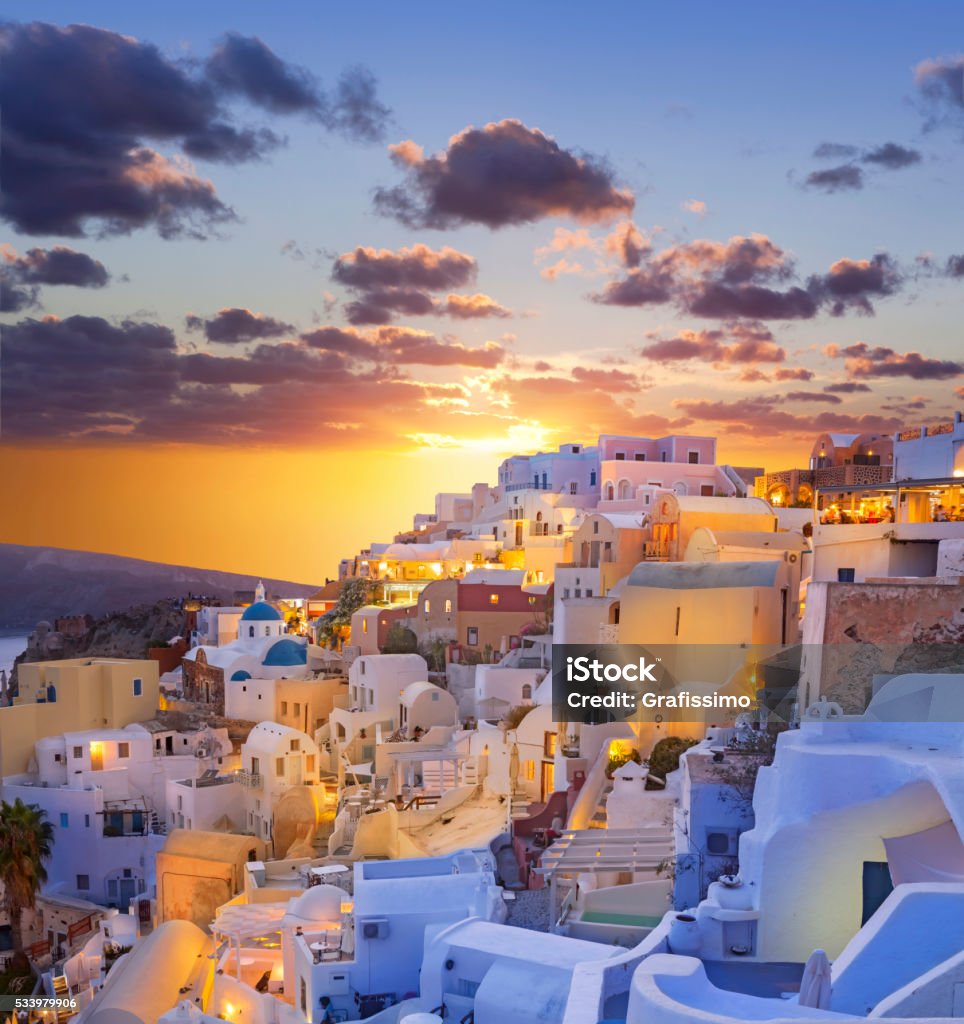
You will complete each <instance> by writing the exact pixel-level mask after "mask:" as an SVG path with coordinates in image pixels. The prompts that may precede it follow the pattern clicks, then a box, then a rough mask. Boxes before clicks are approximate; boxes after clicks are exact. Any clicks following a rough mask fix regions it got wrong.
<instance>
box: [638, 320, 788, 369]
mask: <svg viewBox="0 0 964 1024" xmlns="http://www.w3.org/2000/svg"><path fill="white" fill-rule="evenodd" d="M639 354H640V355H641V356H642V357H643V358H644V359H652V360H654V361H665V362H686V361H689V360H698V361H699V362H704V363H730V364H744V363H782V362H783V360H784V359H786V357H787V353H786V350H785V349H783V348H781V347H780V346H779V345H777V344H776V342H775V341H774V340H773V335H772V334H771V333H770V331H768V330H767V329H766V327H764V325H763V324H760V323H733V324H729V325H727V327H726V329H725V330H712V331H680V332H679V334H677V335H676V336H675V337H673V338H665V339H662V340H660V341H655V342H652V343H651V344H649V345H645V346H644V347H643V348H642V349H640V352H639Z"/></svg>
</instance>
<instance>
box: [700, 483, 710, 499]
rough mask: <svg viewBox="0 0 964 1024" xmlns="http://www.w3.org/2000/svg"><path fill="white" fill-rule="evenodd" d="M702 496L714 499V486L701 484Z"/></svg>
mask: <svg viewBox="0 0 964 1024" xmlns="http://www.w3.org/2000/svg"><path fill="white" fill-rule="evenodd" d="M700 496H701V497H703V498H712V497H713V485H712V484H700Z"/></svg>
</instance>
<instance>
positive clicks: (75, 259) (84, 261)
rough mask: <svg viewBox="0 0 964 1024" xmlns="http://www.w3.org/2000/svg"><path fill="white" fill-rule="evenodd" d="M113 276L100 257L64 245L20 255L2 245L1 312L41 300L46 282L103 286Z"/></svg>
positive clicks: (34, 303)
mask: <svg viewBox="0 0 964 1024" xmlns="http://www.w3.org/2000/svg"><path fill="white" fill-rule="evenodd" d="M109 280H110V274H108V272H107V268H106V267H105V266H104V264H103V263H101V262H100V260H95V259H94V258H93V257H91V256H88V255H87V254H86V253H83V252H77V251H76V250H75V249H69V248H67V247H66V246H63V245H56V246H54V247H53V248H52V249H28V250H27V252H25V253H24V254H23V255H22V256H18V255H17V253H16V252H14V251H13V249H11V248H9V247H0V312H3V313H16V312H18V311H20V310H22V309H28V308H30V307H32V306H36V305H37V304H38V293H39V289H40V288H41V286H44V285H72V286H73V287H75V288H103V287H104V286H105V285H106V284H107V282H108V281H109Z"/></svg>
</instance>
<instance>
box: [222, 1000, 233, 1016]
mask: <svg viewBox="0 0 964 1024" xmlns="http://www.w3.org/2000/svg"><path fill="white" fill-rule="evenodd" d="M224 1016H225V1017H233V1016H234V1007H233V1006H232V1005H231V1003H225V1004H224Z"/></svg>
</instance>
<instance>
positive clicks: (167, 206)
mask: <svg viewBox="0 0 964 1024" xmlns="http://www.w3.org/2000/svg"><path fill="white" fill-rule="evenodd" d="M0 57H2V59H3V63H4V76H3V82H2V86H0V101H2V107H3V115H4V116H3V122H2V133H3V134H2V152H0V160H2V173H3V182H4V188H3V198H2V208H0V209H2V213H3V216H4V217H5V218H6V220H8V221H9V222H10V223H11V224H12V225H13V226H14V227H15V228H16V229H17V230H18V231H20V232H22V233H23V234H28V235H38V234H57V235H63V236H69V237H79V236H82V235H85V234H88V233H90V232H92V231H93V232H97V233H99V234H101V235H122V234H128V233H130V232H131V231H134V230H136V229H139V228H144V227H154V228H155V229H156V230H157V231H158V233H159V234H160V235H161V236H162V237H164V238H174V237H178V236H182V235H184V236H189V237H195V238H202V237H206V236H207V235H209V234H210V233H211V232H212V231H215V230H216V229H217V228H218V226H220V225H224V224H226V223H230V222H231V221H233V220H236V215H235V213H234V211H233V210H232V209H231V208H230V207H229V206H228V205H227V204H226V203H225V202H223V201H222V199H221V198H220V197H219V196H218V194H217V192H216V190H215V187H214V184H213V183H212V182H211V181H209V180H207V179H206V178H203V177H202V176H200V175H199V174H198V173H197V171H196V170H195V169H194V167H193V165H192V163H191V161H192V160H206V161H211V162H220V163H228V164H238V163H243V162H246V161H251V160H257V159H261V158H263V157H265V156H266V155H267V154H268V153H270V152H271V151H272V150H274V149H275V148H277V147H278V146H279V145H281V144H282V142H283V140H282V138H281V137H280V136H279V135H278V134H277V133H276V132H275V131H274V130H272V129H270V128H265V127H263V126H258V125H252V124H245V123H239V122H238V120H237V118H236V116H235V113H234V111H233V110H232V109H231V107H230V103H231V101H234V100H237V99H244V100H246V101H247V102H248V104H249V105H255V106H258V107H260V108H261V109H263V110H266V111H267V112H269V113H271V114H273V115H275V116H278V115H281V114H291V113H306V114H309V115H310V116H312V117H315V118H316V119H320V120H322V121H323V122H325V123H327V124H328V125H329V126H330V127H332V128H334V129H336V130H342V122H344V123H345V124H346V125H347V124H348V122H349V120H350V119H351V117H352V116H355V115H352V114H350V112H349V111H348V109H347V108H345V104H346V103H347V102H348V100H349V99H351V98H352V96H353V95H354V94H355V93H357V88H354V87H349V86H346V89H347V92H346V97H345V99H344V100H340V99H338V98H337V96H338V93H337V91H336V98H335V99H334V101H331V100H327V99H325V98H324V97H322V96H320V95H319V94H318V93H317V92H315V91H313V90H312V88H311V87H310V85H309V84H307V81H308V75H307V72H304V71H303V70H301V69H297V68H294V67H292V66H290V65H287V64H285V63H284V62H283V61H282V60H281V59H280V58H278V57H277V56H276V55H275V54H273V53H272V52H271V51H270V50H269V49H268V48H267V47H266V46H265V45H264V43H262V42H261V41H260V40H257V39H245V38H244V37H241V36H237V35H230V36H227V37H225V39H224V40H222V42H221V43H220V44H219V45H218V47H217V48H216V49H215V51H214V52H213V54H212V55H211V57H210V59H209V60H208V61H207V62H206V63H205V62H193V63H191V62H187V61H175V60H172V59H169V58H167V57H166V56H164V55H163V54H162V53H161V52H160V50H158V48H157V47H156V46H153V45H152V44H150V43H145V42H141V41H139V40H137V39H134V38H131V37H130V36H125V35H120V34H118V33H116V32H111V31H108V30H106V29H100V28H94V27H92V26H89V25H69V26H66V27H64V28H61V27H58V26H55V25H50V24H46V23H43V22H33V23H30V24H6V25H4V26H2V27H0ZM356 77H357V76H356ZM352 81H355V79H352ZM339 88H340V87H339ZM343 108H345V109H343ZM158 145H164V146H166V147H174V148H175V149H177V150H179V151H178V152H175V153H174V154H173V155H170V156H168V155H164V154H162V153H161V152H159V150H158V149H156V148H154V147H155V146H158Z"/></svg>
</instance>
